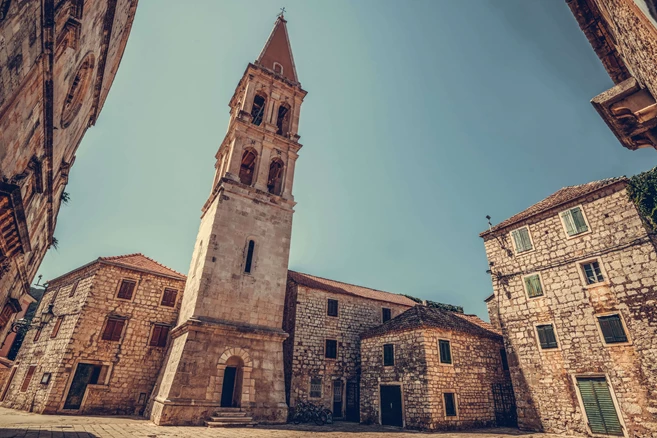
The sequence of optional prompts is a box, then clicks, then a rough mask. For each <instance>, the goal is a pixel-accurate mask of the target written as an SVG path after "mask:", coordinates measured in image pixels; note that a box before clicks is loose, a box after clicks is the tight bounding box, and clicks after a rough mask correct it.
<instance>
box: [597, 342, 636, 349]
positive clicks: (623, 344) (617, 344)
mask: <svg viewBox="0 0 657 438" xmlns="http://www.w3.org/2000/svg"><path fill="white" fill-rule="evenodd" d="M603 345H604V346H605V347H607V348H614V347H629V346H631V345H632V341H626V342H612V343H607V342H603Z"/></svg>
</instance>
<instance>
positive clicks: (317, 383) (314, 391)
mask: <svg viewBox="0 0 657 438" xmlns="http://www.w3.org/2000/svg"><path fill="white" fill-rule="evenodd" d="M310 397H311V398H321V397H322V378H321V377H313V378H311V379H310Z"/></svg>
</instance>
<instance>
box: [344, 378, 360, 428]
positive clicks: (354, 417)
mask: <svg viewBox="0 0 657 438" xmlns="http://www.w3.org/2000/svg"><path fill="white" fill-rule="evenodd" d="M345 416H346V420H347V421H356V422H360V385H359V383H358V379H352V380H347V412H346V413H345Z"/></svg>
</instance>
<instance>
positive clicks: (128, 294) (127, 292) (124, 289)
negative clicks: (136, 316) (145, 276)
mask: <svg viewBox="0 0 657 438" xmlns="http://www.w3.org/2000/svg"><path fill="white" fill-rule="evenodd" d="M136 285H137V282H136V281H133V280H122V281H121V286H120V287H119V293H118V294H117V295H116V297H117V298H121V299H122V300H131V299H132V293H133V292H134V291H135V286H136Z"/></svg>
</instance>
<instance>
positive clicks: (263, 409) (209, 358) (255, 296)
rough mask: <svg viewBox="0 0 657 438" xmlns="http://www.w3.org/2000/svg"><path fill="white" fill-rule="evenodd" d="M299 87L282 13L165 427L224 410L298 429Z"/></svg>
mask: <svg viewBox="0 0 657 438" xmlns="http://www.w3.org/2000/svg"><path fill="white" fill-rule="evenodd" d="M305 96H306V91H304V90H303V89H302V88H301V85H300V83H299V80H298V77H297V72H296V68H295V65H294V58H293V57H292V51H291V48H290V42H289V38H288V34H287V28H286V20H285V19H284V17H283V16H282V14H281V15H280V16H279V17H278V19H277V20H276V23H275V24H274V29H273V30H272V32H271V34H270V36H269V39H268V40H267V43H266V44H265V46H264V48H263V49H262V52H261V53H260V56H259V57H258V59H257V60H256V61H255V62H254V63H252V64H249V65H248V67H247V68H246V71H245V72H244V75H243V76H242V79H241V80H240V82H239V84H238V85H237V89H236V90H235V93H234V94H233V97H232V98H231V100H230V104H229V107H230V120H229V123H228V130H227V133H226V136H225V137H224V139H223V141H222V143H221V146H220V147H219V150H218V152H217V154H216V156H215V157H216V163H215V178H214V181H213V184H212V189H211V191H210V196H209V197H208V200H207V201H206V203H205V205H204V206H203V208H202V215H201V225H200V227H199V232H198V236H197V238H196V245H195V247H194V253H193V256H192V261H191V265H190V268H189V274H188V277H187V283H186V285H185V292H184V295H183V299H182V305H181V309H180V316H179V318H178V325H177V326H176V327H175V328H174V329H172V331H171V334H170V338H171V340H170V343H169V352H168V355H167V358H166V362H165V364H164V365H163V368H162V371H161V375H160V378H159V380H158V383H157V385H156V388H155V390H154V391H153V399H152V400H151V403H150V406H149V409H150V414H151V419H152V420H153V421H154V422H155V423H156V424H203V421H204V420H205V419H206V418H207V417H209V416H211V415H212V414H213V412H215V411H217V410H220V409H221V408H231V407H232V408H235V407H239V408H241V409H242V410H244V411H246V412H247V413H248V415H250V416H252V417H253V420H254V421H258V422H265V423H282V422H285V421H286V420H287V405H286V403H285V384H284V377H283V347H282V345H283V340H284V339H285V338H286V337H287V334H286V333H285V332H284V331H283V330H282V326H283V306H284V301H285V287H286V281H287V268H288V258H289V251H290V235H291V231H292V214H293V212H294V210H293V207H294V205H295V202H294V197H293V196H292V183H293V180H294V165H295V162H296V160H297V158H298V155H297V154H298V152H299V149H300V148H301V144H299V135H298V134H297V130H298V126H299V112H300V108H301V103H302V102H303V99H304V97H305Z"/></svg>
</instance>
